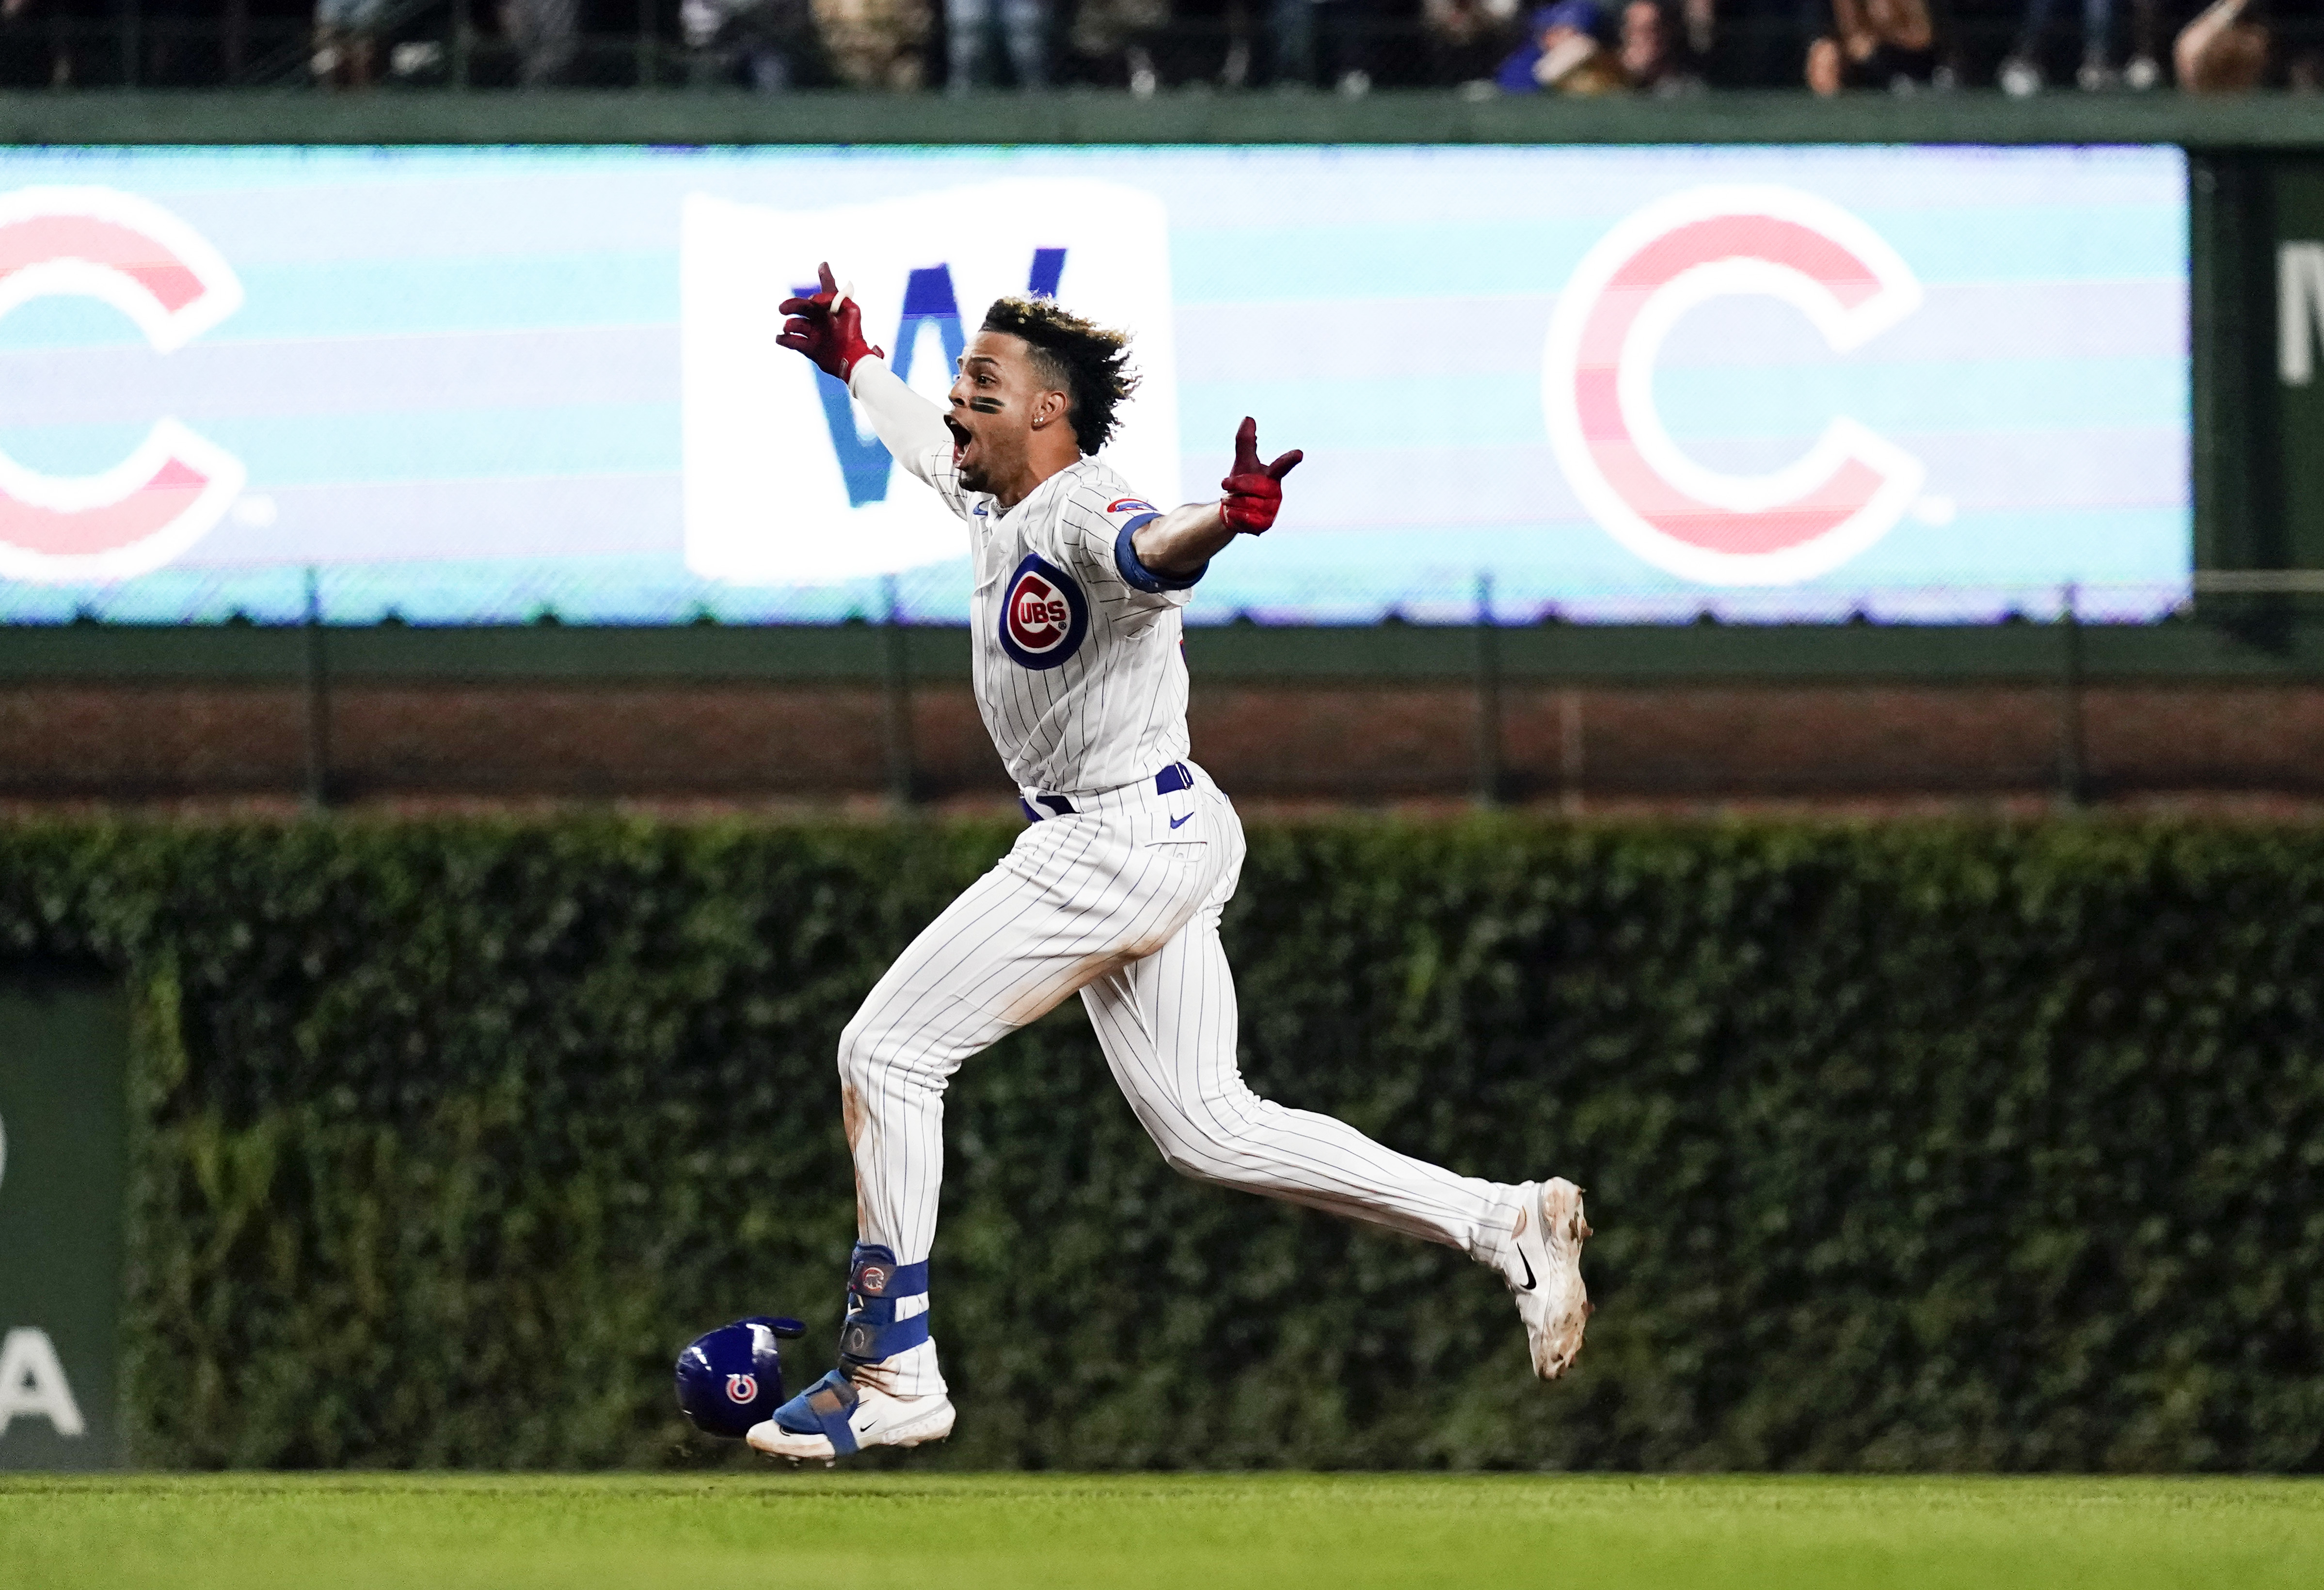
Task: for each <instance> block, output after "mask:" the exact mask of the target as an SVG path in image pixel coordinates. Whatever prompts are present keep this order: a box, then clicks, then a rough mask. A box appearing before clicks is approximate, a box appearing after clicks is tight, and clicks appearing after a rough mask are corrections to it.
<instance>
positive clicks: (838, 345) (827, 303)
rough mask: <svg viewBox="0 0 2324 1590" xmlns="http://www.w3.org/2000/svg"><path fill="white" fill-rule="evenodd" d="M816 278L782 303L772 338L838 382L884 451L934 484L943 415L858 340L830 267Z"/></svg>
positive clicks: (943, 439) (946, 438) (944, 443)
mask: <svg viewBox="0 0 2324 1590" xmlns="http://www.w3.org/2000/svg"><path fill="white" fill-rule="evenodd" d="M816 275H817V277H819V278H820V279H821V281H822V282H823V285H822V287H821V288H820V289H818V290H817V291H816V292H814V293H813V294H811V295H810V296H808V297H806V298H787V299H785V300H783V301H782V303H781V305H780V308H781V310H782V312H783V314H784V315H785V316H786V317H788V318H787V319H785V320H784V321H783V329H782V334H781V335H780V336H779V337H776V338H775V340H776V341H777V342H779V343H780V344H781V345H782V346H783V347H787V348H791V349H794V350H796V351H797V352H798V353H801V354H804V355H805V356H807V358H808V359H809V360H810V361H812V362H813V363H814V365H815V367H816V369H818V370H821V371H822V372H823V373H824V374H826V375H829V376H831V377H833V378H834V379H835V380H838V381H840V382H843V383H844V384H846V387H847V390H848V392H849V393H851V394H853V397H854V399H855V401H856V402H860V403H862V405H863V411H864V412H865V413H867V414H869V415H870V416H871V429H872V430H874V431H876V432H878V433H879V437H880V439H881V441H882V442H883V443H885V444H886V446H887V448H888V451H889V452H890V454H891V455H893V456H894V458H896V460H897V461H898V462H899V463H900V464H902V465H903V466H904V467H905V468H907V469H908V470H910V471H911V472H912V473H913V474H915V475H917V476H919V477H920V478H921V479H922V480H927V481H928V482H929V484H931V485H934V484H935V482H934V481H933V479H932V478H931V470H932V468H933V462H932V460H935V459H942V458H950V457H951V456H952V432H951V431H949V430H946V429H945V422H944V411H943V410H941V409H939V408H937V407H936V404H934V403H932V402H928V400H927V399H926V398H924V397H922V396H921V395H920V394H919V393H916V392H914V391H913V390H912V389H911V388H910V387H908V386H906V385H905V384H903V383H902V382H901V381H899V380H898V379H897V378H896V373H895V372H894V371H892V370H890V369H889V368H888V362H887V361H888V356H887V355H885V354H884V353H882V352H881V351H880V350H879V349H878V348H876V347H872V346H871V343H869V342H867V341H866V340H864V337H863V307H862V305H861V304H859V303H857V302H856V301H855V300H854V299H853V298H852V297H850V296H849V295H848V294H847V293H845V292H844V291H841V290H840V286H839V283H838V282H836V281H835V280H834V279H833V277H832V274H831V266H830V265H829V264H828V263H825V264H821V265H818V266H816Z"/></svg>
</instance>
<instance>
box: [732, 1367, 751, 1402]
mask: <svg viewBox="0 0 2324 1590" xmlns="http://www.w3.org/2000/svg"><path fill="white" fill-rule="evenodd" d="M726 1400H728V1401H729V1402H755V1401H757V1400H759V1377H758V1376H757V1375H755V1374H730V1375H728V1376H727V1377H726Z"/></svg>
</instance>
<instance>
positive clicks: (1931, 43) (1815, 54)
mask: <svg viewBox="0 0 2324 1590" xmlns="http://www.w3.org/2000/svg"><path fill="white" fill-rule="evenodd" d="M1831 18H1832V27H1831V32H1829V33H1827V34H1825V35H1824V36H1823V37H1822V38H1820V39H1818V40H1816V41H1815V42H1813V43H1812V44H1810V45H1809V46H1808V60H1807V82H1808V87H1809V88H1812V89H1814V90H1815V91H1816V92H1817V93H1818V94H1821V95H1825V96H1827V97H1829V96H1831V95H1834V94H1837V93H1839V92H1840V90H1841V89H1842V88H1886V89H1888V90H1889V91H1890V92H1891V93H1900V94H1902V93H1910V92H1912V91H1913V90H1914V88H1921V87H1923V86H1924V85H1926V84H1928V83H1929V82H1930V81H1932V79H1934V77H1935V76H1936V70H1937V49H1936V31H1935V30H1934V29H1933V28H1932V27H1931V26H1930V25H1929V8H1928V6H1927V5H1925V4H1924V3H1923V0H1831Z"/></svg>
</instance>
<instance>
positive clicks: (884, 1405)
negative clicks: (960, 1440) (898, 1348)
mask: <svg viewBox="0 0 2324 1590" xmlns="http://www.w3.org/2000/svg"><path fill="white" fill-rule="evenodd" d="M952 1421H953V1407H952V1399H951V1398H949V1397H947V1396H945V1394H944V1393H943V1392H941V1391H939V1392H936V1393H935V1394H934V1395H932V1396H927V1397H891V1396H890V1395H889V1394H888V1393H887V1392H885V1391H881V1390H880V1389H879V1388H878V1387H877V1386H869V1385H859V1384H857V1383H856V1382H853V1381H852V1380H849V1379H848V1378H847V1376H846V1374H845V1373H844V1372H843V1371H841V1370H836V1369H835V1370H833V1371H832V1372H831V1373H829V1374H826V1375H825V1376H824V1377H823V1378H822V1379H821V1380H819V1381H817V1382H815V1384H813V1385H811V1386H809V1387H808V1388H807V1390H806V1391H802V1392H800V1393H799V1394H798V1396H796V1397H794V1398H792V1399H791V1400H789V1401H788V1402H786V1403H784V1404H783V1405H782V1406H781V1407H780V1408H778V1409H776V1410H775V1417H774V1418H772V1419H767V1420H766V1421H764V1422H763V1423H761V1424H755V1425H752V1427H751V1429H750V1433H749V1434H748V1435H747V1436H745V1437H743V1438H744V1439H745V1440H747V1441H749V1442H750V1443H751V1445H752V1447H756V1448H757V1449H758V1450H760V1451H761V1452H763V1453H765V1454H766V1455H767V1456H770V1457H788V1458H789V1459H791V1460H792V1461H793V1462H795V1463H796V1462H798V1461H801V1460H803V1459H805V1458H809V1457H816V1458H820V1459H822V1460H823V1461H824V1462H825V1463H829V1462H831V1461H833V1460H834V1459H835V1458H841V1457H846V1456H850V1455H852V1454H853V1453H856V1452H860V1451H862V1449H863V1448H864V1447H918V1446H919V1445H920V1444H921V1443H922V1442H925V1441H941V1440H943V1439H944V1438H945V1437H946V1436H949V1435H950V1434H952Z"/></svg>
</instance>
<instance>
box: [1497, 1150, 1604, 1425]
mask: <svg viewBox="0 0 2324 1590" xmlns="http://www.w3.org/2000/svg"><path fill="white" fill-rule="evenodd" d="M1518 1190H1519V1191H1520V1192H1521V1193H1523V1194H1524V1203H1523V1205H1522V1206H1521V1207H1520V1209H1519V1211H1518V1215H1517V1231H1516V1234H1515V1239H1514V1240H1513V1241H1512V1242H1511V1243H1510V1244H1509V1253H1508V1262H1507V1263H1506V1264H1505V1265H1504V1267H1503V1269H1502V1271H1501V1273H1502V1275H1503V1277H1504V1278H1505V1279H1507V1280H1508V1283H1509V1291H1510V1293H1511V1295H1513V1296H1514V1297H1515V1298H1516V1299H1517V1313H1518V1315H1519V1316H1520V1317H1522V1318H1523V1319H1524V1320H1525V1327H1526V1339H1527V1340H1528V1341H1529V1342H1530V1343H1531V1345H1532V1346H1533V1372H1534V1373H1535V1374H1537V1375H1539V1376H1541V1378H1542V1379H1544V1380H1545V1381H1554V1380H1555V1379H1556V1378H1557V1377H1558V1376H1560V1375H1562V1374H1563V1373H1565V1372H1566V1371H1567V1370H1569V1369H1571V1368H1572V1367H1573V1361H1574V1359H1576V1358H1578V1357H1580V1356H1581V1354H1582V1330H1583V1329H1584V1328H1585V1327H1587V1326H1588V1325H1589V1323H1590V1292H1589V1289H1588V1288H1586V1287H1584V1286H1583V1285H1582V1241H1583V1239H1584V1238H1586V1237H1588V1236H1589V1235H1590V1223H1589V1222H1588V1221H1587V1220H1584V1219H1583V1218H1582V1189H1581V1188H1578V1187H1576V1186H1574V1185H1573V1184H1572V1182H1570V1181H1568V1180H1566V1179H1565V1178H1563V1176H1554V1177H1552V1178H1550V1179H1548V1180H1547V1181H1539V1182H1531V1181H1529V1182H1527V1183H1526V1184H1525V1186H1524V1187H1522V1188H1519V1189H1518Z"/></svg>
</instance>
